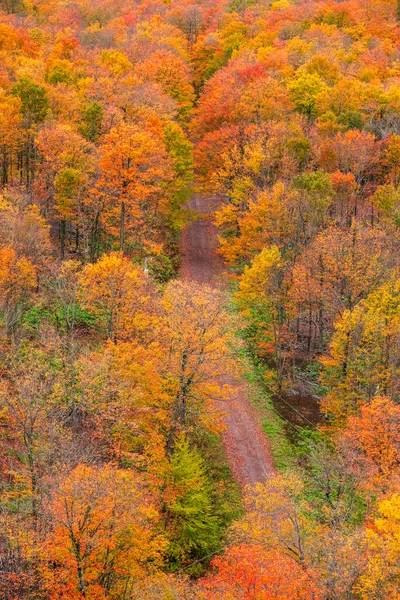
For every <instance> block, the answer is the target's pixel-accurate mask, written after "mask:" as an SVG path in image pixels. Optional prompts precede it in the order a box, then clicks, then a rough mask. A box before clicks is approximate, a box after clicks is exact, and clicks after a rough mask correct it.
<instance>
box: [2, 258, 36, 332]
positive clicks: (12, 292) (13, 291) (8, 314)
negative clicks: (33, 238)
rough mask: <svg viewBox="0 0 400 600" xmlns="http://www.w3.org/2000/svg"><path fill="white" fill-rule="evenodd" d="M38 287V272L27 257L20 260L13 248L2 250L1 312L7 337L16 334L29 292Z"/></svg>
mask: <svg viewBox="0 0 400 600" xmlns="http://www.w3.org/2000/svg"><path fill="white" fill-rule="evenodd" d="M35 285H36V271H35V268H34V266H33V265H32V263H31V262H30V261H29V260H27V259H26V258H25V257H21V258H18V257H17V255H16V252H15V250H13V248H9V247H6V248H1V249H0V297H1V311H2V313H3V319H4V325H5V329H6V332H7V335H11V334H12V333H13V332H15V329H16V327H17V325H18V323H19V322H20V319H21V316H22V313H23V311H24V307H25V304H26V302H27V301H28V298H29V292H31V291H32V289H33V288H34V286H35Z"/></svg>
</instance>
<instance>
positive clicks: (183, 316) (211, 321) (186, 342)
mask: <svg viewBox="0 0 400 600" xmlns="http://www.w3.org/2000/svg"><path fill="white" fill-rule="evenodd" d="M223 301H224V298H223V295H222V294H221V293H220V292H218V291H217V290H213V289H212V288H210V287H208V286H200V285H199V284H196V283H194V282H181V281H172V282H170V283H169V284H168V286H167V287H166V289H165V292H164V297H163V302H162V304H163V308H164V311H165V313H164V314H165V317H164V318H165V325H166V332H167V336H168V338H167V340H168V341H167V348H168V354H167V356H168V360H167V362H166V364H165V369H164V373H165V376H166V377H167V379H168V380H169V390H170V394H171V397H172V398H173V405H172V425H171V431H170V435H169V439H168V446H169V448H170V449H172V448H173V447H174V444H175V440H176V438H177V435H178V434H179V433H180V432H181V431H187V430H188V429H189V428H191V427H195V426H196V423H197V421H198V419H199V418H200V420H201V421H203V422H205V423H207V422H208V426H209V427H212V426H214V427H215V423H213V422H212V421H213V415H212V413H213V412H214V410H215V407H214V409H213V407H212V405H211V403H210V404H209V408H210V411H211V414H210V415H207V414H206V413H205V412H204V411H203V408H202V407H203V405H204V402H207V401H208V402H210V400H211V401H212V400H217V399H221V398H224V397H225V396H226V393H227V391H228V387H226V386H224V384H223V383H222V376H223V375H226V374H227V373H229V370H230V353H229V350H228V343H229V340H230V318H229V316H228V314H227V313H226V312H225V310H224V308H223Z"/></svg>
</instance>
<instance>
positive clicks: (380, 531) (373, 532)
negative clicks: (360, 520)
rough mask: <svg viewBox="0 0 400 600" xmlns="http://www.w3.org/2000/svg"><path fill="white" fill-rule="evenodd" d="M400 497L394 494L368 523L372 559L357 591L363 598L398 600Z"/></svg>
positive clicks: (383, 502)
mask: <svg viewBox="0 0 400 600" xmlns="http://www.w3.org/2000/svg"><path fill="white" fill-rule="evenodd" d="M399 515H400V496H399V494H397V493H394V494H392V495H391V496H389V497H388V498H386V499H385V500H382V502H381V503H380V504H379V506H378V515H377V517H376V518H375V519H374V521H373V523H371V524H370V525H369V526H368V529H367V533H368V541H369V562H368V566H367V569H366V572H365V574H364V575H363V576H362V577H361V579H360V582H359V585H358V586H357V589H356V591H357V592H358V593H359V594H360V595H361V597H362V598H365V600H366V599H367V598H368V600H369V599H370V598H371V599H373V600H378V599H379V598H387V599H388V600H395V598H397V597H398V593H399V587H398V579H399V558H400V547H399V533H400V519H399Z"/></svg>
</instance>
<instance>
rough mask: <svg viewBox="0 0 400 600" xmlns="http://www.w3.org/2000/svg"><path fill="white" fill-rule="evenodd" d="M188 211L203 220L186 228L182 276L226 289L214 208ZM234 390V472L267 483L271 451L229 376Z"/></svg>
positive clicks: (230, 441) (230, 421) (240, 385)
mask: <svg viewBox="0 0 400 600" xmlns="http://www.w3.org/2000/svg"><path fill="white" fill-rule="evenodd" d="M189 208H190V209H191V210H193V211H196V212H197V213H198V214H199V215H200V217H199V218H198V219H196V220H194V221H192V222H191V223H190V224H189V225H188V226H187V227H186V229H185V231H184V233H183V239H182V246H183V247H182V277H183V278H184V279H189V280H193V281H196V282H198V283H204V284H207V285H212V286H214V287H219V288H221V287H223V286H224V276H223V271H224V265H223V261H222V258H221V257H220V256H219V255H218V252H217V248H218V240H217V232H216V228H215V227H214V225H213V224H212V219H211V215H212V211H213V210H214V209H215V206H213V205H212V202H211V201H210V200H206V199H204V198H202V197H201V196H200V195H195V196H194V197H193V198H192V200H191V201H190V203H189ZM221 383H223V384H229V385H231V386H232V388H233V390H234V394H233V397H231V398H230V400H229V401H227V402H225V403H224V406H223V409H222V410H223V412H224V416H223V421H224V424H225V430H224V432H223V436H224V443H225V447H226V452H227V456H228V460H229V463H230V466H231V469H232V472H233V474H234V476H235V478H236V479H237V481H238V482H239V484H240V485H241V486H242V487H244V486H245V485H254V484H256V483H259V482H264V481H266V480H267V479H268V477H270V476H271V474H272V473H273V472H274V463H273V458H272V454H271V450H270V448H269V446H268V443H267V440H266V437H265V435H264V433H263V431H262V429H261V426H260V422H259V419H258V418H257V415H256V413H255V411H254V409H253V407H252V405H251V402H250V400H249V396H248V393H247V390H246V387H247V386H246V384H245V383H244V382H243V381H240V380H239V379H233V378H232V377H230V376H228V375H227V376H226V377H224V380H223V381H222V382H221Z"/></svg>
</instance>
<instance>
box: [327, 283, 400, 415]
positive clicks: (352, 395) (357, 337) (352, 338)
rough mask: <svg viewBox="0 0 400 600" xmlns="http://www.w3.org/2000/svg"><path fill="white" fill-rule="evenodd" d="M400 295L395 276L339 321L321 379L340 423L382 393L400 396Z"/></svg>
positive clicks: (329, 411) (329, 410)
mask: <svg viewBox="0 0 400 600" xmlns="http://www.w3.org/2000/svg"><path fill="white" fill-rule="evenodd" d="M398 294H399V283H398V281H397V280H396V279H394V280H391V281H389V282H388V283H385V284H384V285H382V286H381V287H379V288H378V289H377V290H376V291H374V292H372V293H371V294H370V295H369V296H368V297H367V298H366V299H365V300H363V301H361V302H360V303H359V304H358V305H357V306H356V307H355V308H354V309H353V310H352V311H345V312H344V313H343V316H342V317H341V319H339V321H338V322H337V323H336V325H335V333H334V335H333V337H332V341H331V344H330V349H329V350H330V353H329V355H328V356H325V357H322V359H321V363H322V365H323V369H322V373H321V381H322V382H323V383H324V384H325V385H327V386H329V391H328V394H327V395H326V396H325V398H324V399H323V401H322V403H321V406H322V410H323V411H324V412H326V414H327V415H328V416H329V418H330V419H331V420H332V423H331V424H332V425H334V426H336V425H340V424H343V423H344V422H345V419H346V418H347V416H349V415H352V414H357V411H358V409H359V407H360V406H362V405H363V404H366V403H368V402H370V401H371V400H372V398H374V396H376V395H377V394H379V393H381V394H382V393H383V394H385V395H387V396H389V398H391V397H396V395H397V390H398V369H399V362H398V344H399V336H398V327H399V324H398V321H399V305H398Z"/></svg>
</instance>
